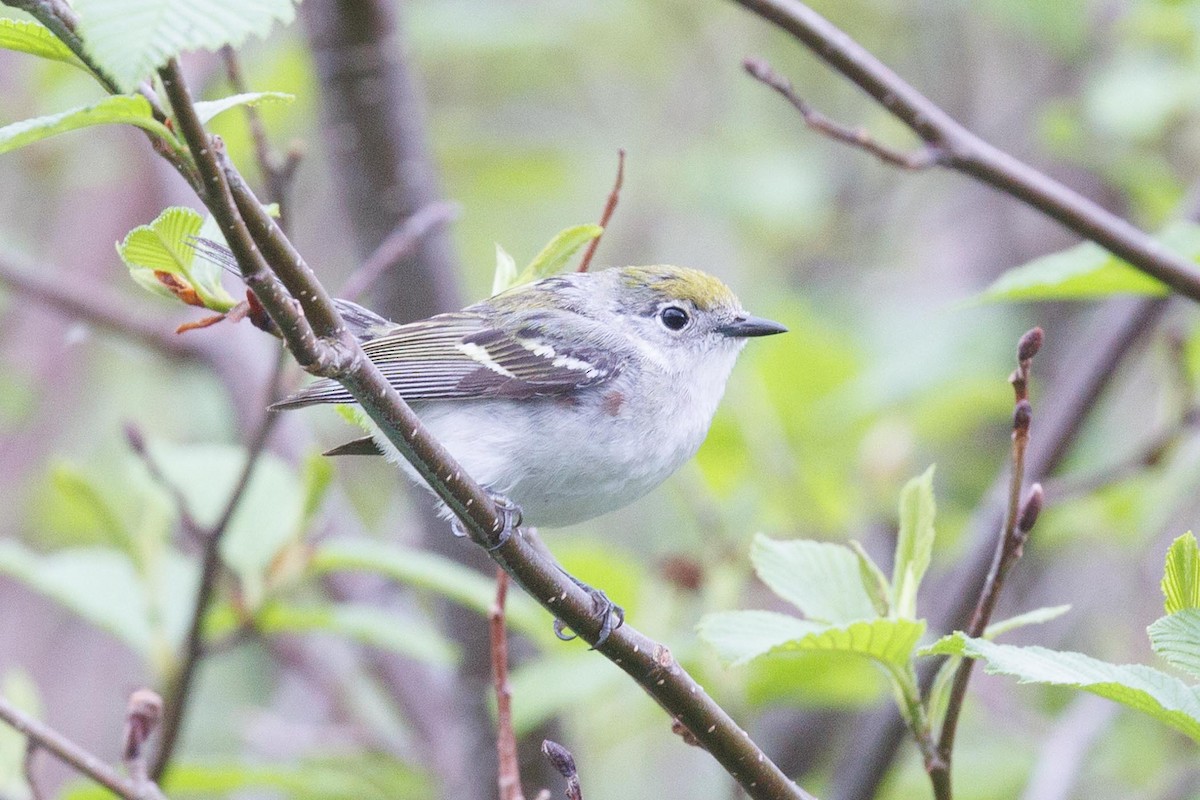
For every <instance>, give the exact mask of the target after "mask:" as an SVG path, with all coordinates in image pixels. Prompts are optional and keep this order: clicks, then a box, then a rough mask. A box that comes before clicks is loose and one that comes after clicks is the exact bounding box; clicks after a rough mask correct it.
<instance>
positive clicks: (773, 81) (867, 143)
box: [742, 58, 943, 171]
mask: <svg viewBox="0 0 1200 800" xmlns="http://www.w3.org/2000/svg"><path fill="white" fill-rule="evenodd" d="M742 66H743V67H745V69H746V72H748V73H750V76H751V77H752V78H754V79H755V80H757V81H760V82H762V83H764V84H766V85H767V86H769V87H771V88H772V89H774V90H775V91H776V92H778V93H779V94H780V95H781V96H782V97H783V98H784V99H785V100H787V101H788V102H789V103H791V104H792V107H793V108H795V109H796V110H797V111H799V112H800V117H801V118H802V119H803V120H804V124H805V125H807V126H808V127H810V128H812V129H813V130H814V131H816V132H817V133H819V134H821V135H823V136H828V137H829V138H830V139H833V140H834V141H837V142H841V143H842V144H848V145H850V146H851V147H857V148H860V149H862V150H865V151H867V152H868V153H870V154H871V155H873V156H875V157H876V158H878V159H879V160H880V161H883V162H884V163H887V164H891V165H892V166H894V167H900V168H901V169H910V170H914V171H919V170H923V169H929V168H930V167H934V166H937V165H938V164H940V163H941V161H942V155H943V153H942V150H941V148H939V147H935V146H933V145H926V146H925V147H922V148H921V149H919V150H913V151H912V152H909V153H905V152H901V151H900V150H894V149H892V148H890V147H888V146H887V145H883V144H880V143H879V142H877V141H875V140H874V139H873V138H871V134H870V133H868V132H867V129H866V128H850V127H848V126H846V125H842V124H841V123H838V122H835V121H833V120H832V119H830V118H829V117H827V116H825V115H824V114H822V113H821V112H820V111H817V110H816V109H815V108H813V107H812V106H811V105H809V104H808V102H807V101H806V100H804V99H803V98H802V97H800V95H798V94H796V90H795V89H794V88H793V86H792V82H791V81H789V80H788V79H787V78H784V77H783V76H782V75H780V74H779V73H777V72H776V71H775V70H773V69H771V65H770V64H768V63H767V62H766V61H765V60H763V59H761V58H747V59H745V60H744V61H742Z"/></svg>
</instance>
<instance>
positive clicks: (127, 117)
mask: <svg viewBox="0 0 1200 800" xmlns="http://www.w3.org/2000/svg"><path fill="white" fill-rule="evenodd" d="M122 124H124V125H136V126H137V127H139V128H142V129H144V130H147V131H150V132H151V133H153V134H154V135H156V136H158V137H159V138H161V139H166V140H168V141H171V140H172V138H173V137H172V135H171V132H170V131H169V130H167V129H166V127H165V126H163V125H162V123H160V122H159V121H158V120H156V119H155V118H154V115H153V114H152V113H151V111H150V103H149V102H148V101H147V100H146V98H144V97H142V96H141V95H140V94H134V95H125V94H116V95H112V96H110V97H106V98H104V99H103V100H99V101H97V102H95V103H91V104H89V105H86V106H80V107H78V108H72V109H70V110H69V111H63V112H61V113H58V114H50V115H49V116H45V117H35V118H34V119H25V120H21V121H20V122H14V123H12V124H11V125H5V126H4V127H3V128H0V153H7V152H9V151H10V150H16V149H17V148H18V147H24V146H25V145H27V144H32V143H34V142H39V141H41V140H42V139H47V138H49V137H51V136H55V135H57V134H60V133H67V132H68V131H75V130H79V129H80V128H89V127H92V126H93V125H122Z"/></svg>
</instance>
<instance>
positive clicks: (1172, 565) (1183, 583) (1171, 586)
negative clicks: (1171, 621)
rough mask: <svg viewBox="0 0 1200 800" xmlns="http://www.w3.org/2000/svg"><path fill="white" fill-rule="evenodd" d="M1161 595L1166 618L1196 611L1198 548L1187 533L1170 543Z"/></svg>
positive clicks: (1199, 602)
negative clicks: (1179, 612) (1167, 615)
mask: <svg viewBox="0 0 1200 800" xmlns="http://www.w3.org/2000/svg"><path fill="white" fill-rule="evenodd" d="M1162 593H1163V598H1164V601H1163V607H1164V608H1165V610H1166V612H1167V613H1168V614H1174V613H1175V612H1177V611H1183V610H1184V609H1187V608H1200V546H1197V544H1196V537H1195V535H1194V534H1193V533H1192V532H1191V531H1188V532H1187V533H1185V534H1184V535H1183V536H1180V537H1179V538H1178V539H1176V540H1175V541H1174V542H1172V543H1171V547H1170V549H1168V550H1167V562H1166V566H1165V567H1164V569H1163V579H1162Z"/></svg>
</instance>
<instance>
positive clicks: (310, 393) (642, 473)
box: [273, 265, 786, 528]
mask: <svg viewBox="0 0 1200 800" xmlns="http://www.w3.org/2000/svg"><path fill="white" fill-rule="evenodd" d="M336 303H337V305H338V308H339V311H340V312H341V314H342V317H343V319H344V320H345V322H346V324H347V326H348V327H349V329H350V330H351V331H352V332H353V333H354V334H355V335H356V336H357V337H358V338H359V340H360V342H361V345H362V349H363V351H364V352H365V354H366V355H367V357H368V358H369V359H370V360H371V361H373V362H374V363H375V365H376V366H377V367H378V368H379V370H380V371H381V372H382V373H383V375H384V377H385V378H386V379H387V380H388V381H389V382H390V383H391V384H392V385H393V386H394V387H395V388H396V390H397V391H398V392H399V394H400V396H401V397H403V398H404V400H405V401H406V402H407V403H409V405H410V406H411V407H412V409H413V411H414V412H416V414H417V415H418V416H419V417H420V419H421V421H422V423H423V424H424V425H425V427H426V428H427V430H428V431H429V432H430V433H431V434H432V435H433V437H434V438H435V439H437V440H438V441H439V442H441V443H442V444H443V445H444V446H445V447H446V449H447V450H448V451H449V452H450V454H451V455H452V456H453V457H454V458H455V460H456V461H458V463H459V464H460V465H461V466H462V467H463V468H464V469H465V470H466V472H467V474H469V475H470V476H471V477H472V478H474V479H475V480H476V481H477V482H478V483H479V484H480V485H481V486H483V487H484V488H485V489H486V490H487V491H488V492H490V493H491V494H493V495H494V496H497V497H498V498H501V499H503V500H506V501H511V504H513V505H515V506H516V507H517V508H519V509H520V519H521V520H522V521H523V523H524V524H526V525H532V526H538V527H549V528H556V527H562V526H567V525H572V524H575V523H579V522H583V521H585V520H589V519H592V518H595V517H598V516H601V515H603V514H605V513H608V512H610V511H614V510H616V509H619V508H622V507H624V506H627V505H629V504H630V503H632V502H634V501H635V500H637V499H639V498H641V497H643V496H644V495H646V494H647V493H649V492H650V491H651V490H652V489H654V488H655V487H656V486H658V485H659V484H661V483H662V482H663V481H664V480H665V479H666V478H667V477H669V476H670V475H671V474H673V473H674V472H675V471H676V470H678V469H679V468H680V467H681V466H682V465H683V464H684V463H685V462H687V461H688V460H689V459H690V458H691V457H692V456H693V455H695V453H696V451H697V450H698V449H699V447H700V445H701V443H702V442H703V441H704V439H705V437H706V436H707V433H708V429H709V426H710V424H711V422H712V419H713V415H714V414H715V412H716V410H717V406H718V404H719V402H720V400H721V397H722V395H723V394H724V391H725V386H726V383H727V381H728V379H729V376H730V373H731V372H732V370H733V366H734V363H735V361H736V360H737V357H738V354H739V353H740V352H741V351H742V349H743V347H744V346H745V344H746V341H747V339H749V338H752V337H760V336H769V335H773V334H778V333H783V332H785V331H786V328H785V327H784V326H783V325H780V324H779V323H777V322H772V321H770V320H767V319H763V318H760V317H755V316H751V315H750V314H748V313H746V311H745V310H744V309H743V308H742V304H741V302H740V301H739V300H738V298H737V296H736V295H735V294H734V293H733V292H732V291H731V290H730V289H729V288H728V287H727V286H726V285H725V284H724V283H723V282H721V281H720V280H719V279H717V278H715V277H713V276H712V275H709V274H707V273H705V272H702V271H700V270H696V269H690V268H687V267H677V266H669V265H655V266H629V267H613V268H608V269H603V270H598V271H592V272H573V273H565V274H560V275H555V276H552V277H547V278H543V279H541V280H538V281H536V282H532V283H528V284H525V285H523V286H518V287H514V288H512V289H509V290H507V291H504V292H501V293H499V294H497V295H495V296H493V297H490V298H488V299H487V300H484V301H482V302H479V303H476V304H474V305H471V306H468V307H466V308H464V309H462V310H461V311H453V312H450V313H443V314H437V315H435V316H432V317H429V318H427V319H423V320H419V321H415V322H408V323H403V324H397V323H394V322H391V321H389V320H387V319H385V318H383V317H381V316H379V315H378V314H375V313H374V312H372V311H370V310H368V309H366V308H364V307H362V306H360V305H358V304H356V303H351V302H349V301H346V300H337V301H336ZM353 402H354V399H353V397H352V396H351V395H350V393H349V392H348V391H347V390H346V389H345V388H343V387H342V386H341V384H339V383H337V382H336V381H333V380H330V379H320V380H317V381H315V382H314V383H312V384H310V385H309V386H307V387H305V388H303V389H302V390H300V391H299V392H297V393H295V394H293V395H292V396H290V397H287V398H286V399H284V400H282V401H280V402H278V403H276V404H275V405H274V406H273V408H275V409H279V410H291V409H297V408H303V407H306V406H311V405H317V404H328V403H353ZM328 454H329V455H357V454H382V455H384V456H385V457H386V458H387V459H388V460H389V461H391V462H393V463H396V464H398V465H399V466H400V467H401V468H403V469H404V470H405V471H406V472H407V473H408V475H409V476H410V477H411V478H412V479H414V480H416V481H418V482H420V480H419V478H418V476H417V473H416V471H415V470H414V469H413V468H412V467H411V466H410V465H409V464H408V463H407V461H405V459H403V458H402V457H401V455H400V453H399V452H398V451H397V450H396V449H395V447H394V446H393V445H392V444H391V442H389V441H388V440H387V439H386V437H384V436H383V435H382V433H381V432H379V431H378V430H376V432H375V434H374V435H373V436H371V437H367V438H366V439H358V440H355V441H353V442H350V443H348V444H346V445H343V446H341V447H337V448H334V449H333V450H331V451H329V453H328ZM443 512H444V513H446V514H447V516H448V515H449V513H448V512H445V509H444V508H443Z"/></svg>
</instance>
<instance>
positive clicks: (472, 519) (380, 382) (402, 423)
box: [159, 61, 810, 800]
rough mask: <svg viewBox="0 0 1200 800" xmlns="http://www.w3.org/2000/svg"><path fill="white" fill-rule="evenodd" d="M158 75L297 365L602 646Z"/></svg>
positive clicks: (698, 727) (473, 533)
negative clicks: (349, 403)
mask: <svg viewBox="0 0 1200 800" xmlns="http://www.w3.org/2000/svg"><path fill="white" fill-rule="evenodd" d="M159 74H160V77H161V78H162V81H163V85H164V87H165V89H166V92H167V96H168V98H169V99H170V101H171V106H172V108H173V109H174V111H175V115H176V122H177V123H178V129H179V130H180V132H181V133H182V134H183V136H184V138H185V140H186V141H187V144H188V147H189V149H190V150H191V153H192V156H193V158H194V159H195V160H196V163H197V167H198V169H199V171H200V174H201V175H202V177H203V181H204V186H205V187H206V188H207V189H208V191H207V192H206V197H205V199H206V202H207V204H208V205H209V209H210V211H212V213H213V217H214V218H215V219H216V220H217V222H218V223H219V224H220V226H221V228H222V231H223V233H224V234H225V236H226V240H227V241H228V242H229V244H230V246H231V249H232V250H233V252H234V254H235V255H236V256H237V258H238V262H239V265H240V266H241V268H242V270H243V274H244V275H245V277H246V279H247V281H248V282H252V288H253V289H254V291H255V292H256V293H257V294H258V295H259V299H260V300H261V301H262V304H263V306H264V308H265V309H266V310H267V312H268V313H269V314H270V315H271V317H272V319H274V320H275V321H276V323H277V324H278V325H279V327H280V329H281V331H283V333H284V336H285V339H286V341H287V343H288V347H289V349H291V350H292V353H293V355H295V356H296V357H297V360H298V361H300V362H301V363H302V364H303V365H304V366H305V367H306V368H307V369H308V370H309V371H310V372H313V373H314V374H318V375H322V376H325V377H330V378H334V379H336V380H338V381H340V382H341V383H342V384H343V385H344V386H345V387H346V388H347V389H348V390H349V391H350V393H351V394H352V395H353V396H354V398H355V400H356V401H357V402H358V403H359V404H360V405H361V406H362V407H363V410H364V411H366V413H367V414H368V415H369V416H370V417H371V418H372V419H373V420H374V421H375V422H376V424H378V425H379V426H380V428H381V429H382V431H383V432H384V434H385V435H386V436H387V437H388V439H389V441H391V443H392V444H393V445H395V446H396V448H397V449H398V450H399V452H400V453H401V454H402V455H403V456H404V457H405V459H407V460H408V461H409V463H410V464H412V466H413V467H414V469H416V470H417V472H418V473H419V474H420V475H421V477H422V478H423V479H424V480H425V481H426V482H427V483H428V484H429V485H430V487H431V488H432V489H433V490H434V492H435V493H436V494H437V495H438V496H439V497H440V498H441V499H442V501H443V502H445V503H446V505H447V507H448V508H449V509H450V510H451V511H452V512H453V513H454V514H455V515H456V516H457V517H458V518H459V520H460V521H461V524H462V527H463V528H464V530H466V532H467V533H468V535H469V536H470V537H471V539H472V540H473V541H475V542H476V543H477V544H480V545H481V546H484V547H486V548H487V549H488V554H489V555H490V556H491V557H492V559H493V560H494V561H496V562H497V563H498V564H499V565H500V566H501V567H503V568H504V569H505V571H507V572H508V573H509V574H510V575H511V576H512V577H513V578H514V579H515V580H516V582H517V583H519V584H520V585H521V586H522V587H523V588H525V590H526V591H528V592H529V593H530V594H531V595H532V596H533V597H534V598H535V599H536V600H537V601H538V602H539V603H541V604H542V605H543V606H544V607H545V608H547V609H548V610H549V611H550V612H551V613H552V614H554V615H555V616H556V617H557V618H559V619H561V620H562V621H563V622H564V623H565V624H566V625H567V626H568V627H570V628H571V630H573V631H577V632H579V633H580V635H581V637H582V638H583V639H584V640H585V641H587V642H589V643H592V644H596V642H597V639H598V635H599V632H600V631H599V629H600V624H599V621H598V620H596V619H595V616H594V606H593V601H592V597H591V595H589V594H588V593H587V592H585V591H584V590H583V589H582V588H581V587H579V586H578V585H576V584H575V583H574V582H572V581H571V580H570V579H569V578H568V577H567V576H566V575H565V574H564V573H563V572H562V571H561V570H559V569H558V568H557V566H555V565H554V564H552V563H550V562H549V561H547V560H546V559H544V558H542V557H541V556H540V554H539V553H538V552H537V550H536V549H535V548H534V547H533V546H532V545H531V544H530V543H529V542H528V541H526V540H525V538H524V537H523V536H520V535H514V536H509V537H507V539H504V538H503V537H502V536H501V534H502V533H503V532H504V522H503V518H502V515H501V514H500V513H499V512H498V510H497V508H496V506H495V504H494V503H493V501H492V500H491V499H490V498H489V497H488V495H487V494H486V493H485V492H484V491H483V489H482V488H481V487H480V486H479V485H478V484H477V483H476V482H475V481H474V480H472V479H471V478H470V476H468V475H467V474H466V473H465V472H464V471H463V469H462V468H461V467H460V466H459V465H458V464H457V463H456V462H455V461H454V459H453V458H452V457H451V456H450V454H449V453H448V452H447V451H446V449H445V448H444V447H443V446H442V445H441V444H440V443H438V442H437V441H436V440H434V439H433V438H432V437H431V436H430V435H429V433H428V432H427V431H426V430H425V427H424V426H423V425H422V423H421V421H420V419H419V418H418V417H417V416H416V414H415V413H414V412H413V411H412V409H411V408H410V407H409V406H408V404H407V403H405V402H404V400H403V398H401V397H400V395H399V393H398V392H397V391H396V389H395V387H393V386H392V385H391V384H390V383H388V381H387V380H386V379H385V378H384V377H383V375H382V374H381V373H380V372H379V370H378V368H377V367H376V366H375V365H374V364H373V363H372V362H371V361H370V360H369V359H367V358H366V357H365V355H364V354H363V352H362V348H361V347H360V345H359V343H358V341H357V340H356V339H355V338H354V337H353V336H352V335H351V334H350V333H349V331H348V330H347V329H346V327H345V325H344V324H343V323H342V321H341V318H340V316H339V314H338V312H337V309H336V308H335V307H334V305H333V304H332V302H331V301H330V300H329V298H328V294H327V293H326V292H325V290H324V288H323V287H322V286H321V285H320V283H319V282H318V281H317V279H316V277H315V276H314V275H313V273H312V271H311V270H310V269H308V267H307V266H306V265H305V264H304V262H303V260H302V259H301V258H300V257H299V255H298V254H297V253H295V251H294V249H293V248H292V246H291V244H290V242H288V241H287V239H286V237H285V236H284V235H283V233H282V232H281V231H279V230H278V229H277V228H275V227H273V222H272V221H271V220H270V218H269V217H268V216H267V215H266V213H265V211H264V210H263V208H262V206H261V204H259V203H258V202H257V200H256V199H255V198H254V196H253V194H252V193H251V192H250V190H249V187H247V186H246V184H245V182H244V181H243V180H241V178H240V176H239V175H238V174H237V172H236V170H235V169H234V168H233V167H232V166H231V165H228V164H227V163H226V164H225V165H222V163H221V159H222V157H223V149H222V148H221V146H220V142H219V140H215V139H213V138H212V137H210V136H209V135H208V133H207V132H206V131H205V130H204V128H203V126H202V125H201V123H200V120H199V118H198V117H197V115H196V112H195V108H194V106H193V104H192V99H191V94H190V92H189V90H188V88H187V86H186V84H185V83H184V81H183V78H182V75H181V73H180V70H179V66H178V64H177V63H175V62H174V61H172V62H170V63H169V64H168V65H167V66H166V67H164V68H163V69H162V70H160V73H159ZM263 256H266V257H267V258H266V259H264V258H263ZM267 259H269V262H270V266H269V267H268V265H267ZM271 270H273V271H274V274H275V275H278V277H279V282H276V281H275V280H274V278H273V277H272V275H271ZM285 286H286V287H287V289H286V290H285V289H284V287H285ZM260 290H261V291H260ZM289 293H290V294H289ZM293 298H295V300H293ZM306 315H307V319H306ZM308 319H311V320H312V324H311V326H310V325H309V322H308ZM317 334H319V336H318V335H317ZM596 649H597V650H599V651H600V652H601V653H602V654H604V655H605V656H606V657H608V658H609V659H610V660H612V661H613V662H614V663H615V664H617V665H618V666H619V667H620V668H621V669H622V670H624V671H625V672H626V673H628V674H629V675H630V676H632V677H633V678H634V679H635V680H636V681H637V682H638V684H639V685H641V686H642V688H643V689H645V690H646V691H647V692H648V693H649V694H650V695H651V696H652V697H654V698H655V699H656V700H657V701H658V702H659V703H660V704H661V705H662V706H664V708H666V709H667V710H668V712H669V713H670V714H671V715H673V716H674V717H676V718H677V719H678V720H679V721H680V722H681V723H682V724H683V725H684V726H686V727H687V729H688V730H689V731H690V732H691V733H692V734H693V735H694V736H695V738H696V740H697V741H698V742H699V743H700V744H701V745H702V746H703V747H705V749H707V750H708V751H709V753H711V754H712V755H713V757H714V758H715V759H716V760H717V761H718V762H719V763H720V764H721V765H722V767H724V769H725V770H726V771H727V772H728V773H729V774H730V775H731V776H733V778H734V779H735V780H737V782H738V783H739V784H741V786H742V787H743V788H744V789H745V790H746V792H747V793H748V794H749V795H750V796H751V797H753V798H762V800H767V798H770V800H780V798H808V797H810V795H809V794H808V793H806V792H805V791H804V790H803V789H801V788H800V787H798V786H797V785H796V784H795V783H793V782H792V781H791V780H790V779H789V778H788V777H787V776H786V775H784V774H783V772H782V771H780V770H779V768H778V767H777V766H776V765H775V764H774V763H773V762H772V761H771V760H770V759H768V758H767V757H766V755H765V754H764V753H763V752H762V751H761V750H760V749H759V748H758V747H757V746H756V745H755V744H754V743H753V742H752V741H751V740H750V739H749V738H748V737H747V736H746V734H745V733H744V732H743V731H742V729H741V728H740V727H739V726H738V725H737V723H736V722H734V720H733V719H732V718H731V717H730V716H729V715H728V714H727V713H726V712H725V711H724V709H722V708H721V707H720V706H719V705H717V704H716V703H715V702H714V701H713V700H712V699H711V698H710V697H709V696H708V695H707V694H706V693H705V692H704V690H703V689H702V687H700V685H699V684H697V683H696V681H695V680H694V679H693V678H692V677H691V676H690V675H689V674H688V673H687V672H686V671H685V670H684V669H683V668H682V667H681V666H680V665H679V664H678V662H676V661H675V659H674V657H673V656H672V655H671V653H670V651H669V650H667V648H665V647H663V646H662V645H661V644H658V643H656V642H654V641H652V640H650V639H649V638H647V637H646V636H644V635H642V634H641V633H638V632H637V631H635V630H634V629H633V628H632V627H631V626H629V625H625V626H623V627H621V628H619V629H618V630H616V631H614V632H613V633H612V635H611V636H609V637H608V638H607V640H605V641H604V642H603V643H600V644H598V645H596Z"/></svg>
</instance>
